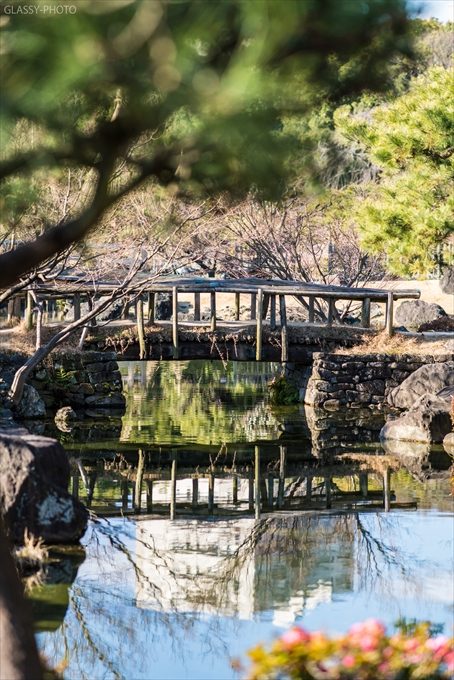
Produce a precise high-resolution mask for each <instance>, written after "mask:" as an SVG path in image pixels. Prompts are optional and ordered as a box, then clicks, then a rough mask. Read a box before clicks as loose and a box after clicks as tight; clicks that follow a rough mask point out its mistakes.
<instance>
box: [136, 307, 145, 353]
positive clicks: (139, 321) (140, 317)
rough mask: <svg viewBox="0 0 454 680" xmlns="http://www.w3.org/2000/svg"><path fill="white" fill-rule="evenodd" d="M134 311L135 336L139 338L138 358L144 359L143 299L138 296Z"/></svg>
mask: <svg viewBox="0 0 454 680" xmlns="http://www.w3.org/2000/svg"><path fill="white" fill-rule="evenodd" d="M136 312H137V338H138V340H139V359H145V357H146V349H145V328H144V322H143V300H142V298H141V297H140V296H139V298H138V299H137V302H136Z"/></svg>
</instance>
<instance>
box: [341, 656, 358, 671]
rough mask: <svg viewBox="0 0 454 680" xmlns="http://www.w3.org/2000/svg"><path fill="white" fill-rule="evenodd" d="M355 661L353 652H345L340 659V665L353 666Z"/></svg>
mask: <svg viewBox="0 0 454 680" xmlns="http://www.w3.org/2000/svg"><path fill="white" fill-rule="evenodd" d="M355 663H356V661H355V657H354V656H353V654H346V655H345V656H344V658H343V659H342V665H343V666H345V668H353V666H354V665H355Z"/></svg>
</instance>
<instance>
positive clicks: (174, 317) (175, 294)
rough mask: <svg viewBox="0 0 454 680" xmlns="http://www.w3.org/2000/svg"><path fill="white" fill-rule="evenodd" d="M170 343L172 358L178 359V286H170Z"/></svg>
mask: <svg viewBox="0 0 454 680" xmlns="http://www.w3.org/2000/svg"><path fill="white" fill-rule="evenodd" d="M172 343H173V358H174V359H178V357H179V354H180V351H179V347H178V288H177V286H174V287H173V288H172Z"/></svg>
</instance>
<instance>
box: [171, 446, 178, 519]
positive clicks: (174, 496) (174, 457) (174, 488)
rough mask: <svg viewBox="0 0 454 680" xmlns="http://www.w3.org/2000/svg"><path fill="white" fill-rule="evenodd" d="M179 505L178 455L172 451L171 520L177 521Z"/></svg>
mask: <svg viewBox="0 0 454 680" xmlns="http://www.w3.org/2000/svg"><path fill="white" fill-rule="evenodd" d="M176 503H177V454H176V451H172V466H171V469H170V519H175V511H176Z"/></svg>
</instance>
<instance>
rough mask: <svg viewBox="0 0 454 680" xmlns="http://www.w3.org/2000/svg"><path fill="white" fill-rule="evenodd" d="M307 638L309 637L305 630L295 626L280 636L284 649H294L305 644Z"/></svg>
mask: <svg viewBox="0 0 454 680" xmlns="http://www.w3.org/2000/svg"><path fill="white" fill-rule="evenodd" d="M309 638H310V636H309V635H308V633H306V631H305V630H303V628H298V627H297V626H295V627H294V628H290V630H288V631H287V632H285V633H284V634H283V635H281V642H282V643H283V644H284V646H285V647H294V646H295V645H299V644H301V643H303V642H307V641H308V640H309Z"/></svg>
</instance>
